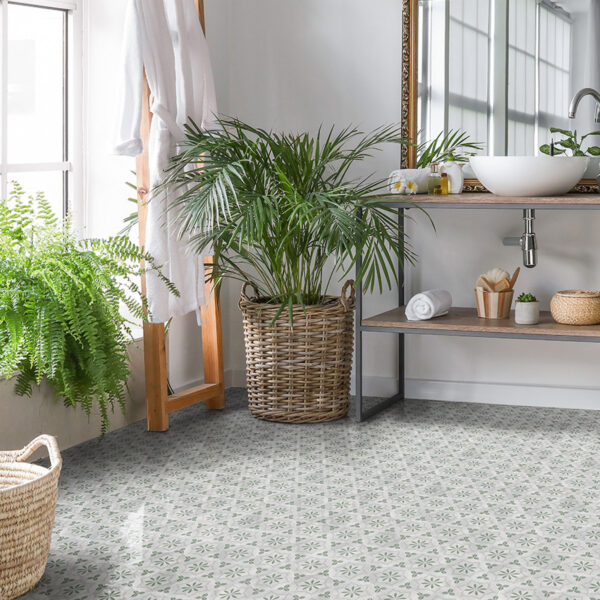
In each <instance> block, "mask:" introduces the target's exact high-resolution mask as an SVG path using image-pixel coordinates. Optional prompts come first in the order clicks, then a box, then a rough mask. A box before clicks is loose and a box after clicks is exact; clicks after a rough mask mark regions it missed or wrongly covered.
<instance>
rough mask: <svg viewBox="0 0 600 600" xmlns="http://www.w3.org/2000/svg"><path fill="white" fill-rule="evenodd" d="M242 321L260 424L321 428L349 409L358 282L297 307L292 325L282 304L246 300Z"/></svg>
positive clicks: (253, 405) (249, 380)
mask: <svg viewBox="0 0 600 600" xmlns="http://www.w3.org/2000/svg"><path fill="white" fill-rule="evenodd" d="M248 285H249V284H244V286H243V288H242V295H241V298H240V303H239V306H240V309H241V311H242V315H243V319H244V340H245V345H246V379H247V387H248V403H249V407H250V412H251V413H252V414H253V415H254V416H255V417H258V418H260V419H265V420H268V421H280V422H285V423H318V422H321V421H332V420H333V419H339V418H340V417H343V416H344V415H346V413H347V412H348V409H349V408H350V375H351V370H352V350H353V338H354V336H353V320H354V303H355V291H354V282H353V281H347V282H346V283H345V285H344V288H343V290H342V295H341V296H340V297H331V296H328V297H327V298H326V300H325V302H324V303H323V304H319V305H312V306H310V305H309V306H306V307H305V308H303V307H302V306H300V305H294V306H293V326H290V319H289V312H288V310H287V309H286V310H284V311H283V312H282V313H281V315H279V317H277V319H276V320H275V321H274V322H273V319H274V318H275V316H276V315H277V312H278V311H279V308H280V307H279V305H276V304H268V303H267V300H266V299H264V298H259V297H256V296H254V297H252V298H250V297H249V296H248V295H247V293H246V292H247V288H248Z"/></svg>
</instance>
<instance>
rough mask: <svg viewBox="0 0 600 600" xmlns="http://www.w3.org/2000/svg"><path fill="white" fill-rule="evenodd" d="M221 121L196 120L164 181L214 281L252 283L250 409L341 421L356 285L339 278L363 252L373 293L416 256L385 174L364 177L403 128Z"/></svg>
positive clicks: (283, 417) (248, 296)
mask: <svg viewBox="0 0 600 600" xmlns="http://www.w3.org/2000/svg"><path fill="white" fill-rule="evenodd" d="M218 125H219V127H218V128H217V129H215V130H212V131H202V130H200V128H198V127H196V126H195V125H194V124H192V125H190V126H189V127H187V136H186V142H185V144H184V147H183V151H182V153H181V154H179V155H178V156H176V157H175V158H174V159H173V162H172V166H171V169H170V176H169V178H168V181H167V185H169V186H174V187H175V188H176V189H177V188H178V193H179V197H178V200H177V202H176V206H175V210H178V213H179V216H180V222H181V231H182V233H185V234H187V235H189V236H190V237H191V244H192V246H193V247H194V248H195V249H196V250H198V251H202V250H203V249H204V248H206V247H207V246H213V247H214V260H213V264H212V273H211V278H212V279H213V280H215V281H216V282H217V283H218V282H220V281H221V280H222V279H223V278H225V277H228V278H232V279H236V280H238V281H240V282H241V283H243V284H244V287H243V290H242V296H241V299H240V303H239V305H240V308H241V310H242V313H243V319H244V334H245V346H246V373H247V386H248V397H249V406H250V411H251V412H252V414H253V415H254V416H256V417H259V418H262V419H267V420H273V421H285V422H295V423H299V422H317V421H327V420H331V419H336V418H339V417H342V416H344V415H345V414H346V413H347V411H348V408H349V392H350V372H351V366H352V353H353V308H354V288H353V282H351V281H348V282H347V283H346V284H345V285H344V290H343V292H342V295H341V296H333V295H331V283H332V281H333V280H334V279H336V278H337V279H342V280H343V279H345V278H346V277H347V276H348V273H349V272H350V271H351V270H354V267H355V265H356V262H357V258H358V256H359V254H361V255H362V256H363V262H362V266H361V267H360V269H359V271H358V275H357V277H358V278H360V279H361V280H362V283H363V285H364V286H365V288H366V289H368V290H373V289H374V288H378V289H382V288H383V287H384V286H385V287H389V286H392V285H393V284H395V282H396V281H397V279H396V276H397V273H396V270H397V263H398V258H403V259H407V260H409V261H412V260H413V253H412V252H411V250H410V248H409V247H408V245H407V243H406V240H405V236H404V232H403V231H399V229H398V224H397V220H396V215H395V213H394V212H393V211H392V210H391V209H390V208H389V207H387V206H386V204H385V202H384V201H382V200H381V199H380V198H379V197H378V196H377V194H378V193H382V192H383V191H384V190H385V188H386V183H387V180H385V179H383V180H378V179H373V178H364V177H362V176H357V167H358V168H360V167H361V164H360V163H362V162H363V161H364V160H365V159H367V158H368V157H370V156H371V155H372V154H373V153H374V152H375V151H376V150H377V149H378V148H379V147H380V146H381V145H382V144H384V143H402V142H403V140H402V139H401V136H400V127H396V126H390V127H384V128H381V129H377V130H376V131H374V132H372V133H370V134H367V135H364V134H363V133H361V132H360V131H358V130H356V129H353V128H346V129H343V130H341V131H339V132H335V131H334V130H333V129H332V130H331V131H328V132H326V133H325V132H323V131H321V130H319V131H318V132H317V133H316V134H315V135H310V134H308V133H300V134H286V133H274V132H270V131H265V130H262V129H257V128H254V127H252V126H250V125H247V124H245V123H242V122H241V121H239V120H236V119H227V120H220V121H219V124H218ZM362 169H363V172H364V166H362ZM176 191H177V190H176ZM359 207H360V208H361V209H362V218H361V219H357V209H358V208H359Z"/></svg>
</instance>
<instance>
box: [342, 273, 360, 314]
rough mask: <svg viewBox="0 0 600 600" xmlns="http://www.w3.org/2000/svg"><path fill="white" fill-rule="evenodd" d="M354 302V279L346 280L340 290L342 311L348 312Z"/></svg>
mask: <svg viewBox="0 0 600 600" xmlns="http://www.w3.org/2000/svg"><path fill="white" fill-rule="evenodd" d="M348 288H350V293H348ZM355 300H356V288H355V287H354V279H348V281H346V283H345V284H344V287H343V288H342V295H341V296H340V302H341V303H342V306H343V307H344V310H345V311H348V310H350V308H351V307H352V305H353V304H354V301H355Z"/></svg>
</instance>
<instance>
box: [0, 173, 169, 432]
mask: <svg viewBox="0 0 600 600" xmlns="http://www.w3.org/2000/svg"><path fill="white" fill-rule="evenodd" d="M141 261H145V265H146V266H145V269H148V270H149V269H156V267H155V266H154V263H153V261H152V258H151V257H150V256H149V255H148V254H147V253H145V252H141V251H140V250H139V248H138V247H137V246H136V244H134V243H133V242H132V241H131V240H129V239H128V238H127V237H125V236H118V237H113V238H109V239H106V240H97V239H94V240H78V239H77V238H76V237H75V236H74V235H73V233H72V232H71V229H70V227H69V224H68V223H67V224H64V223H63V222H62V221H61V222H59V221H58V219H57V218H56V217H55V216H54V214H53V212H52V209H51V207H50V205H49V203H48V202H47V201H46V199H45V198H44V196H43V194H38V195H37V196H36V197H35V198H34V197H26V196H25V194H24V192H23V190H22V189H21V187H20V186H19V185H18V184H14V186H13V189H12V191H11V192H10V194H9V197H8V199H5V200H1V201H0V375H2V376H4V377H6V378H10V377H13V376H15V375H16V385H15V390H16V393H17V394H18V395H21V396H26V395H31V393H32V390H33V386H36V385H39V384H40V383H41V381H42V379H46V380H47V381H48V383H49V384H50V386H51V387H52V388H53V390H54V392H55V393H56V396H57V397H58V398H60V399H62V401H63V402H64V403H65V405H67V406H73V407H75V406H80V407H82V408H83V410H85V412H86V413H88V415H89V414H90V411H91V409H92V406H93V405H94V403H97V405H98V407H99V410H100V415H101V431H102V434H104V433H105V432H106V431H107V430H108V427H109V412H114V409H115V404H116V405H118V406H120V407H121V409H122V410H124V409H125V398H126V386H127V378H128V376H129V372H130V368H129V358H128V354H127V343H128V341H129V340H131V338H132V332H131V328H130V326H131V325H132V324H133V322H134V320H136V321H138V322H139V320H142V319H144V318H145V308H146V307H145V304H144V301H143V299H142V296H141V291H140V287H139V276H140V274H141V273H142V267H141V266H140V262H141ZM157 272H158V273H159V276H160V277H161V278H162V279H163V281H165V283H166V284H167V285H168V286H169V287H170V289H171V290H172V291H173V292H174V293H177V291H176V290H175V289H174V288H173V286H172V284H171V283H170V282H168V281H167V280H166V279H165V278H164V277H163V276H162V275H160V272H159V271H158V270H157ZM124 306H125V307H127V309H128V311H129V313H130V317H125V316H124V312H125V311H124V310H123V307H124Z"/></svg>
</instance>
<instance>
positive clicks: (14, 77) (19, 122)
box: [8, 4, 64, 163]
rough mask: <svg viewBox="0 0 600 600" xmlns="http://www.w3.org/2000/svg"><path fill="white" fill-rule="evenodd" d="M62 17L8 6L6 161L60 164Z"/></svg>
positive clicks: (61, 139) (61, 157)
mask: <svg viewBox="0 0 600 600" xmlns="http://www.w3.org/2000/svg"><path fill="white" fill-rule="evenodd" d="M63 18H64V13H63V11H60V10H51V9H46V8H38V7H33V6H21V5H18V4H9V6H8V162H9V163H37V162H60V161H62V160H63V84H64V73H63V39H64V29H63V27H64V26H63Z"/></svg>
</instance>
